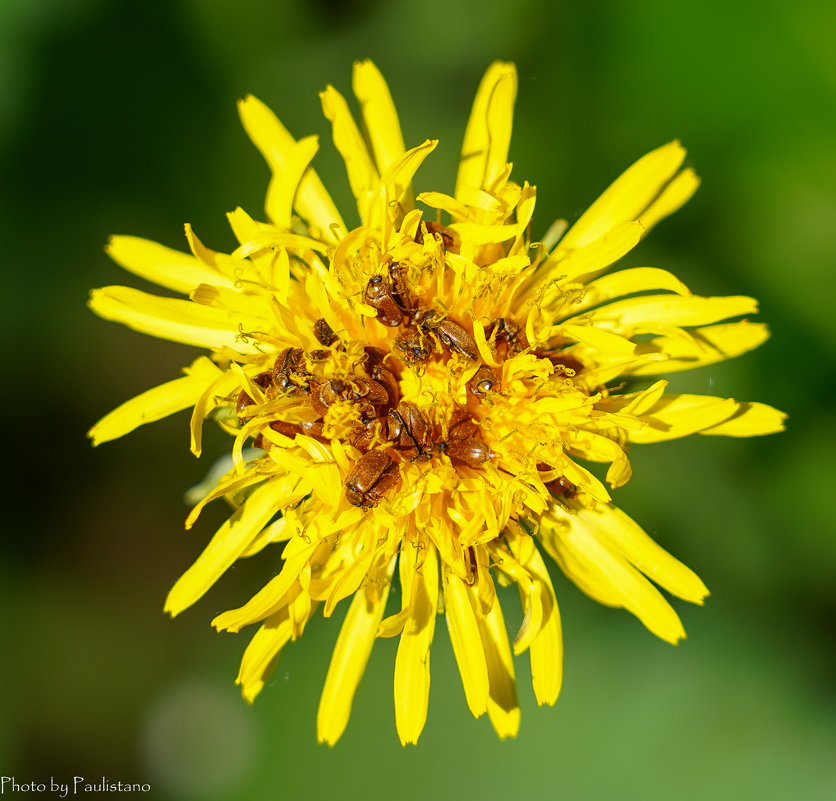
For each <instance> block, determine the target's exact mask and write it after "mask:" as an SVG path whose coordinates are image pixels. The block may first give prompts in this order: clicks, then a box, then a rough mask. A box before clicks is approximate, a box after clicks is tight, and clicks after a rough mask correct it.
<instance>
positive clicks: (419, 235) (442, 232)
mask: <svg viewBox="0 0 836 801" xmlns="http://www.w3.org/2000/svg"><path fill="white" fill-rule="evenodd" d="M424 226H426V227H427V234H429V235H430V236H435V234H438V235H439V236H440V237H441V242H442V244H443V245H444V248H445V249H446V250H452V251H453V252H456V251H457V249H456V245H455V241H454V239H453V235H452V234H451V233H450V231H449V230H448V229H447V228H445V227H444V226H443V225H442V224H441V223H437V222H430V221H425V222H423V223H421V225H419V226H418V231H417V232H416V234H415V241H416V242H417V243H418V244H419V245H423V244H424V231H423V228H424Z"/></svg>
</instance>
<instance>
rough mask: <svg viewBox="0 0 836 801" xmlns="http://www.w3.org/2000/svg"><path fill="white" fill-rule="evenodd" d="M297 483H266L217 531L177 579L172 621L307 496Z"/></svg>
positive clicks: (168, 607) (168, 604) (169, 601)
mask: <svg viewBox="0 0 836 801" xmlns="http://www.w3.org/2000/svg"><path fill="white" fill-rule="evenodd" d="M309 490H310V488H309V487H302V488H301V489H300V487H299V482H298V481H297V480H296V479H295V478H294V479H292V480H291V479H280V480H275V481H267V482H266V483H265V484H263V485H262V486H260V487H258V489H256V490H255V491H254V492H253V493H252V495H250V497H249V498H247V500H246V502H245V503H244V505H243V506H242V507H241V508H240V509H238V510H237V511H236V512H235V514H233V515H232V517H230V518H229V519H228V520H227V521H226V522H225V523H224V524H223V525H222V526H221V527H220V528H219V529H218V531H217V533H216V534H215V536H214V537H212V540H211V541H210V543H209V544H208V545H207V546H206V548H205V550H204V551H203V553H202V554H201V555H200V556H199V557H198V558H197V561H195V563H194V564H193V565H192V566H191V567H190V568H189V569H188V570H187V571H186V572H185V573H184V574H183V575H182V576H181V577H180V578H179V579H178V581H177V583H176V584H175V585H174V586H173V587H172V588H171V591H170V592H169V594H168V597H167V598H166V601H165V607H164V611H166V612H168V613H169V614H170V615H171V616H172V617H174V616H175V615H178V614H180V612H182V611H183V610H184V609H187V608H188V607H190V606H191V605H192V604H193V603H194V602H195V601H197V600H198V598H200V597H201V596H202V595H203V594H204V593H205V592H206V591H207V590H208V589H209V588H210V587H211V586H212V585H213V584H214V583H215V582H216V581H217V580H218V579H219V578H220V577H221V575H223V573H224V572H225V571H226V570H227V569H228V568H229V567H231V565H232V564H233V562H235V560H236V559H237V558H238V557H239V556H240V555H241V553H242V552H243V551H244V550H245V549H246V548H247V546H248V545H249V544H250V543H251V542H252V541H253V540H254V539H255V538H256V536H258V533H259V531H261V529H263V528H264V526H266V525H267V524H268V523H269V522H270V519H271V518H272V517H273V515H275V514H276V512H277V511H278V510H279V509H281V508H282V507H283V506H287V505H288V504H289V503H293V502H295V501H298V500H300V498H302V497H304V496H305V495H307V493H308V492H309Z"/></svg>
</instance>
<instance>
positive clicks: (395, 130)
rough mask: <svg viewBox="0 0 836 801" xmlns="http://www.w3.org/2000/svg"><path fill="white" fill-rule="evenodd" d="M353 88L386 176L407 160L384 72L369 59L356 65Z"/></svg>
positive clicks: (380, 165)
mask: <svg viewBox="0 0 836 801" xmlns="http://www.w3.org/2000/svg"><path fill="white" fill-rule="evenodd" d="M351 88H352V90H353V91H354V95H355V96H356V97H357V100H358V101H359V102H360V111H361V113H362V115H363V122H364V124H365V129H366V135H367V136H368V138H369V141H370V142H371V146H372V151H373V152H374V160H375V163H376V164H377V170H378V172H379V173H380V174H381V175H383V174H384V173H385V172H386V171H387V170H388V169H389V168H390V167H391V166H392V165H393V164H396V163H397V162H399V161H400V160H401V159H402V158H403V155H404V150H405V149H404V144H403V135H402V134H401V126H400V123H399V122H398V112H397V111H396V110H395V104H394V103H393V102H392V95H391V94H390V93H389V87H388V86H387V85H386V81H385V80H384V79H383V76H382V75H381V74H380V70H378V68H377V67H376V66H375V65H374V64H373V63H372V62H371V61H369V60H368V59H366V60H365V61H355V62H354V72H353V73H352V84H351Z"/></svg>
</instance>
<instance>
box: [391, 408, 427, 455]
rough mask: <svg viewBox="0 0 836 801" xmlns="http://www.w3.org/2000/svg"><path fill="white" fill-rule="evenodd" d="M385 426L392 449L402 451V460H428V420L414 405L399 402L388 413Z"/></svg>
mask: <svg viewBox="0 0 836 801" xmlns="http://www.w3.org/2000/svg"><path fill="white" fill-rule="evenodd" d="M386 424H387V434H388V437H389V439H390V440H391V441H392V443H393V447H394V448H396V449H397V450H399V451H402V452H403V456H404V458H406V459H418V458H420V457H425V458H429V457H430V456H431V455H432V447H433V441H432V427H431V425H430V420H429V418H428V417H427V415H426V414H424V412H422V411H421V410H420V409H419V408H418V407H417V406H416V405H415V404H414V403H409V402H407V401H401V402H400V403H399V404H398V408H397V409H393V410H392V411H391V412H389V416H388V417H387V420H386Z"/></svg>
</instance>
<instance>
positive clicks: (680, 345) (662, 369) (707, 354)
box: [625, 320, 769, 375]
mask: <svg viewBox="0 0 836 801" xmlns="http://www.w3.org/2000/svg"><path fill="white" fill-rule="evenodd" d="M688 335H689V336H687V337H683V336H682V335H681V332H677V333H676V334H675V335H664V336H660V337H654V338H653V339H650V340H648V341H647V342H640V343H639V344H638V345H637V346H636V354H637V355H644V354H647V353H658V354H662V355H664V357H665V358H664V359H659V360H657V361H652V362H644V363H642V364H639V365H637V366H636V367H635V368H632V369H628V370H626V371H625V372H629V373H630V374H631V375H657V374H659V373H673V372H679V371H680V370H692V369H694V368H696V367H702V366H704V365H707V364H714V363H715V362H719V361H723V360H724V359H731V358H733V357H734V356H739V355H740V354H741V353H746V351H749V350H752V349H753V348H756V347H758V346H759V345H761V344H763V343H764V342H766V340H767V339H769V329H768V328H767V327H766V326H765V325H764V324H763V323H750V322H749V321H748V320H741V321H740V322H737V323H720V324H719V325H709V326H704V327H702V328H695V329H693V330H690V331H688Z"/></svg>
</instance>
